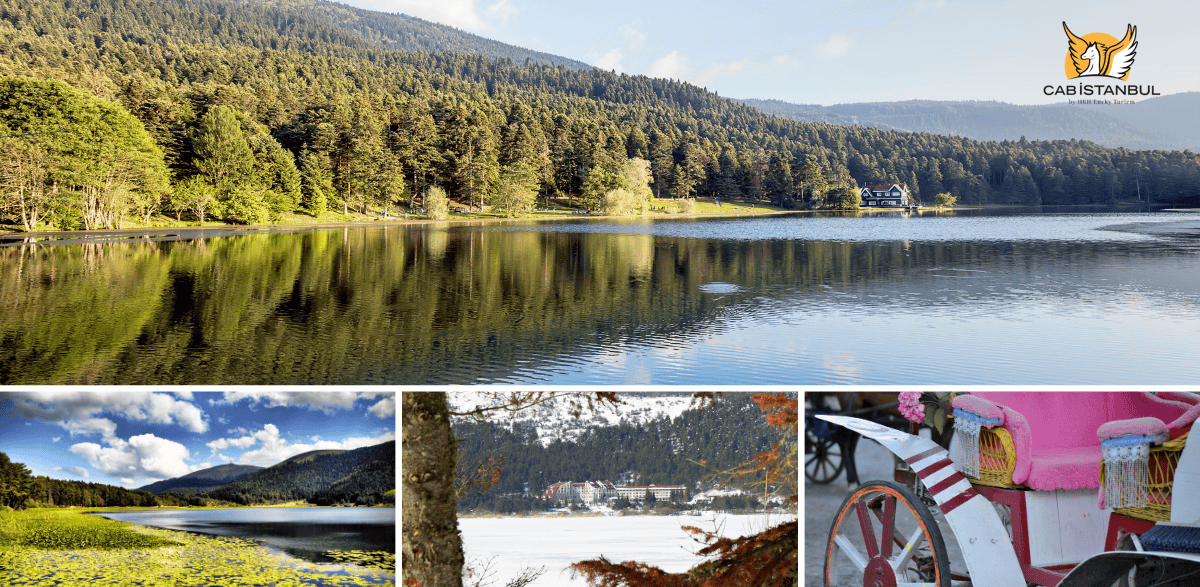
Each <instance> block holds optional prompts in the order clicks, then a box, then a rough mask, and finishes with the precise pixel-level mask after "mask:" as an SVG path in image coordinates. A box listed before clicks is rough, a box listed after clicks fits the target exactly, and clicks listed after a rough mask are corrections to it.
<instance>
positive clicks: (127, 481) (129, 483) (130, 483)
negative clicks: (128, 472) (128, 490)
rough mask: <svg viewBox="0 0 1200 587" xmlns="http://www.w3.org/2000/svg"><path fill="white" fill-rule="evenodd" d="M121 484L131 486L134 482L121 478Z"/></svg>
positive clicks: (127, 478)
mask: <svg viewBox="0 0 1200 587" xmlns="http://www.w3.org/2000/svg"><path fill="white" fill-rule="evenodd" d="M121 483H124V484H126V485H133V484H134V481H133V479H130V478H129V477H121Z"/></svg>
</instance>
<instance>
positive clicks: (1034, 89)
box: [343, 0, 1200, 105]
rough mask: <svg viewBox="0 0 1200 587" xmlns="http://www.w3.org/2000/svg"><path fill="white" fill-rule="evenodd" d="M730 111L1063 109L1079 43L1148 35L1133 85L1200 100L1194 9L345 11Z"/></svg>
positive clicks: (622, 5)
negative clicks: (728, 103)
mask: <svg viewBox="0 0 1200 587" xmlns="http://www.w3.org/2000/svg"><path fill="white" fill-rule="evenodd" d="M343 1H344V2H345V3H347V4H350V5H353V6H358V7H361V8H367V9H371V10H379V11H383V12H399V13H403V14H408V15H410V16H417V17H420V18H423V19H426V20H430V21H433V22H438V23H441V24H447V25H450V26H454V27H456V28H459V29H462V30H466V31H470V32H473V33H475V34H478V35H481V36H484V37H488V38H492V39H496V40H499V41H503V42H505V43H510V44H513V45H518V46H521V47H527V48H530V49H535V50H538V51H544V52H547V53H552V54H555V55H561V56H564V57H570V58H573V59H578V60H580V61H584V62H587V63H590V64H593V65H596V66H598V67H603V68H604V69H609V70H614V69H615V70H617V71H619V72H624V73H628V74H630V75H635V74H644V75H649V76H652V77H668V78H672V79H682V80H684V81H687V82H689V83H693V84H695V85H698V86H703V87H706V88H708V89H709V90H713V91H716V92H717V93H719V94H720V95H722V96H726V97H730V98H764V99H777V100H784V101H787V102H794V103H800V104H824V105H830V104H839V103H849V102H866V101H886V102H891V101H899V100H914V99H919V100H997V101H1002V102H1009V103H1013V104H1046V103H1054V102H1061V101H1062V96H1059V97H1058V98H1057V99H1056V98H1054V97H1049V96H1046V95H1044V93H1043V91H1042V89H1043V87H1044V86H1046V85H1048V84H1054V85H1061V84H1066V83H1067V80H1066V77H1065V74H1064V71H1063V60H1064V58H1065V56H1066V51H1067V37H1066V34H1065V33H1064V32H1063V29H1062V23H1063V21H1066V22H1067V25H1068V26H1070V28H1071V30H1072V31H1073V32H1075V33H1076V34H1079V35H1086V34H1089V33H1093V32H1103V33H1107V34H1109V35H1112V36H1114V37H1116V38H1117V39H1120V38H1121V37H1122V36H1123V34H1124V32H1125V26H1126V24H1133V25H1134V26H1136V27H1137V30H1138V32H1137V41H1138V53H1137V56H1136V59H1135V62H1134V65H1133V68H1132V69H1131V71H1130V77H1129V80H1128V82H1127V83H1130V84H1140V85H1153V86H1154V87H1155V91H1156V92H1158V93H1160V94H1163V95H1166V94H1175V93H1180V92H1187V91H1200V65H1197V63H1196V61H1195V57H1194V54H1195V51H1194V49H1193V48H1192V44H1193V42H1194V41H1195V38H1196V33H1195V26H1196V24H1197V21H1200V3H1197V2H1195V0H1189V1H1187V2H1184V1H1175V0H1173V1H1155V2H1112V1H1091V2H1077V1H1075V2H1062V1H1046V0H1039V1H1036V2H1024V1H1023V2H999V1H967V0H907V1H839V2H824V1H820V2H801V1H794V2H761V1H751V2H715V1H711V0H703V1H685V2H679V1H678V0H674V1H661V0H608V1H605V2H578V1H566V0H343Z"/></svg>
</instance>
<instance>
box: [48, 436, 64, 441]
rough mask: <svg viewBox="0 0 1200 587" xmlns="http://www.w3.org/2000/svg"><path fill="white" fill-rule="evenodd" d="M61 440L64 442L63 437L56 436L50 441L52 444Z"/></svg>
mask: <svg viewBox="0 0 1200 587" xmlns="http://www.w3.org/2000/svg"><path fill="white" fill-rule="evenodd" d="M60 440H62V437H61V436H55V437H54V438H51V439H50V442H58V441H60Z"/></svg>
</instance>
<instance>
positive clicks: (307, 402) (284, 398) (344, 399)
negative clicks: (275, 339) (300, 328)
mask: <svg viewBox="0 0 1200 587" xmlns="http://www.w3.org/2000/svg"><path fill="white" fill-rule="evenodd" d="M391 395H392V392H355V391H227V392H225V397H224V399H222V400H219V401H217V402H216V403H220V404H235V403H237V402H239V401H242V400H244V399H249V400H251V402H252V403H253V404H258V403H265V404H266V406H267V407H268V408H278V407H284V406H293V407H299V406H307V407H308V408H309V409H313V410H321V411H322V412H325V413H326V414H332V413H334V412H335V411H337V410H349V409H352V408H354V402H356V401H358V400H359V399H368V400H370V399H375V398H377V397H380V396H384V397H388V396H391Z"/></svg>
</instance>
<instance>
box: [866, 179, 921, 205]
mask: <svg viewBox="0 0 1200 587" xmlns="http://www.w3.org/2000/svg"><path fill="white" fill-rule="evenodd" d="M858 196H859V199H861V200H862V206H864V207H870V208H875V207H880V208H889V207H890V208H900V207H903V208H908V207H911V206H913V199H912V196H911V195H909V193H908V185H907V184H903V183H886V184H880V185H869V186H866V187H864V188H863V189H862V190H861V191H859V193H858Z"/></svg>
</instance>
